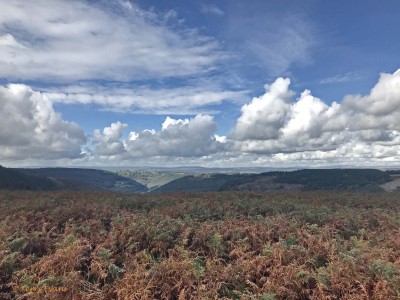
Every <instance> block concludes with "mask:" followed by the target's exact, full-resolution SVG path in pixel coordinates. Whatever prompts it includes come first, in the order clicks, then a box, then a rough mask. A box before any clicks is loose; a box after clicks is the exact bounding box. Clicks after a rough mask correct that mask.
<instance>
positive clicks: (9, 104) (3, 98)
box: [0, 84, 86, 160]
mask: <svg viewBox="0 0 400 300" xmlns="http://www.w3.org/2000/svg"><path fill="white" fill-rule="evenodd" d="M0 106H1V110H0V159H9V160H24V159H32V158H33V159H59V158H77V157H80V156H81V146H82V145H83V144H84V143H85V142H86V137H85V134H84V132H83V130H82V129H81V128H80V127H79V126H78V125H77V124H75V123H73V122H68V121H65V120H63V118H62V116H61V115H60V114H59V113H57V112H56V111H54V109H53V106H52V102H51V101H50V100H49V99H48V98H47V97H46V95H43V94H41V93H39V92H35V91H33V90H32V89H31V88H30V87H29V86H26V85H23V84H10V85H8V86H0Z"/></svg>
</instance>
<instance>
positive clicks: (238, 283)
mask: <svg viewBox="0 0 400 300" xmlns="http://www.w3.org/2000/svg"><path fill="white" fill-rule="evenodd" d="M399 204H400V200H399V194H398V193H383V192H382V193H346V192H284V191H282V192H266V193H245V192H220V193H170V194H157V195H137V194H117V193H105V192H87V193H83V192H82V193H80V192H22V191H18V192H17V191H15V192H13V191H0V241H1V244H0V299H182V300H183V299H263V300H270V299H383V300H389V299H400V205H399Z"/></svg>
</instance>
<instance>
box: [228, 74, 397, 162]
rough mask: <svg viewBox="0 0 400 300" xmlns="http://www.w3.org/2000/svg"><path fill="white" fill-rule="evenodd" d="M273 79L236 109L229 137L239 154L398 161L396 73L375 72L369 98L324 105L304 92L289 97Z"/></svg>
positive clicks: (282, 83)
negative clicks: (375, 78)
mask: <svg viewBox="0 0 400 300" xmlns="http://www.w3.org/2000/svg"><path fill="white" fill-rule="evenodd" d="M289 85H290V80H289V79H284V78H278V79H277V80H276V81H275V82H274V83H273V84H271V85H270V86H266V92H265V94H264V95H262V96H260V97H256V98H254V99H253V100H252V101H251V102H250V103H248V104H245V105H244V106H243V107H242V110H241V112H242V115H241V116H240V117H239V118H238V120H237V123H236V127H235V130H234V132H233V134H232V137H231V138H233V139H235V140H236V143H235V144H236V147H237V149H239V150H240V151H241V152H247V153H258V154H263V155H267V156H270V157H274V158H275V159H279V160H282V159H287V160H292V161H293V160H298V161H302V160H304V161H306V160H309V161H310V160H321V161H324V160H325V161H326V162H328V161H331V162H333V161H335V163H339V162H340V161H341V160H342V161H347V162H348V161H349V160H351V159H354V160H355V161H357V162H359V163H361V161H362V160H363V161H364V163H365V162H366V161H367V160H376V159H378V158H379V159H385V160H389V161H396V160H398V159H399V157H400V71H397V72H395V73H393V74H381V76H380V79H379V81H378V82H377V84H376V85H375V86H374V87H373V89H372V90H371V92H370V94H369V95H366V96H358V95H349V96H347V97H345V98H344V100H343V101H342V102H341V103H336V102H333V103H332V104H331V105H327V104H326V103H324V102H323V101H322V100H321V99H319V98H317V97H315V96H313V95H312V94H311V92H310V91H309V90H305V91H304V92H303V93H301V95H300V96H299V97H298V98H297V99H294V93H293V91H291V90H290V89H289Z"/></svg>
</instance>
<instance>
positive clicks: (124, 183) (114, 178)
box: [17, 168, 147, 193]
mask: <svg viewBox="0 0 400 300" xmlns="http://www.w3.org/2000/svg"><path fill="white" fill-rule="evenodd" d="M17 171H18V172H20V173H23V174H25V175H29V176H39V177H42V178H45V179H46V180H51V181H52V182H53V183H54V184H55V186H56V189H62V190H76V191H89V190H109V191H119V192H137V193H144V192H147V187H146V186H144V185H143V184H141V183H139V182H137V181H135V180H133V179H130V178H126V177H122V176H119V175H117V174H115V173H113V172H109V171H104V170H96V169H80V168H40V169H17Z"/></svg>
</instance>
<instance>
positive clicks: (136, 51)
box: [0, 0, 400, 167]
mask: <svg viewBox="0 0 400 300" xmlns="http://www.w3.org/2000/svg"><path fill="white" fill-rule="evenodd" d="M399 13H400V3H399V2H398V1H316V0H309V1H266V0H259V1H256V0H254V1H239V0H229V1H228V0H226V1H222V0H221V1H184V0H179V1H167V0H163V1H161V0H157V1H155V0H137V1H126V0H115V1H105V0H103V1H83V0H81V1H67V0H55V1H45V0H38V1H31V2H26V1H22V0H15V1H1V2H0V101H1V102H0V103H1V105H2V110H1V112H0V119H1V120H2V121H0V125H1V129H0V150H1V154H0V163H1V164H2V165H5V166H24V165H30V166H31V165H34V166H45V165H46V166H47V165H50V166H53V165H61V166H64V165H66V166H85V165H86V166H102V165H121V166H128V165H129V166H135V165H156V166H157V165H160V166H177V165H202V166H210V167H212V166H218V167H220V166H224V167H229V166H232V167H234V166H262V167H268V166H272V167H316V166H321V167H337V166H340V167H343V166H374V167H375V166H376V167H395V166H399V158H400V121H399V120H400V86H399V85H400V73H399V72H396V71H397V70H398V69H399V68H400V66H399V65H400V64H399V55H398V53H400V40H399V39H398V38H397V35H398V30H399V29H400V18H399V17H398V16H399Z"/></svg>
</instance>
